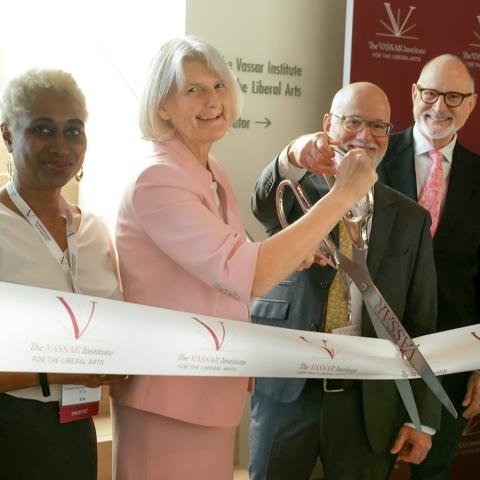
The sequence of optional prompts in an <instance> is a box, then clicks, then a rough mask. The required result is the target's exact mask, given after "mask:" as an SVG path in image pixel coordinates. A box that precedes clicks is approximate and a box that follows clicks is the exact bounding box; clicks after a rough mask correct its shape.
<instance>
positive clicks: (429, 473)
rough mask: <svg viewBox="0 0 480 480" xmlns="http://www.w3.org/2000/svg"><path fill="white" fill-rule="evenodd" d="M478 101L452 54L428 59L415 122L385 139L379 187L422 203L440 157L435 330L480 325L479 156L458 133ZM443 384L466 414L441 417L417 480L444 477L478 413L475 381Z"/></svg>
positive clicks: (415, 91) (415, 93)
mask: <svg viewBox="0 0 480 480" xmlns="http://www.w3.org/2000/svg"><path fill="white" fill-rule="evenodd" d="M476 98H477V95H476V94H475V93H474V80H473V77H472V75H471V74H470V72H469V71H468V68H467V67H466V65H465V64H464V63H463V62H462V60H460V59H459V58H458V57H455V56H452V55H441V56H439V57H436V58H434V59H433V60H431V61H430V62H429V63H427V64H426V65H425V67H424V68H423V70H422V72H421V74H420V77H419V79H418V81H417V83H415V84H413V85H412V99H413V115H414V119H415V124H414V126H413V127H411V128H409V129H408V130H405V131H404V132H401V133H398V134H395V135H392V136H391V137H390V143H389V147H388V150H387V153H386V155H385V158H384V160H383V162H382V164H381V165H380V167H379V168H378V172H379V177H380V180H381V181H382V182H383V183H385V184H386V185H389V186H390V187H393V188H394V189H396V190H398V191H400V192H402V193H404V194H405V195H407V196H409V197H410V198H412V199H413V200H419V201H420V203H422V198H423V195H422V192H423V191H424V188H425V187H424V186H425V184H426V183H427V181H428V178H429V176H430V172H431V171H433V168H432V167H433V161H432V160H431V159H430V158H429V152H430V151H431V150H436V151H440V153H441V154H442V162H441V167H442V168H441V174H442V175H441V180H442V182H441V191H440V202H441V204H440V211H439V212H437V215H438V216H439V219H438V228H437V229H436V232H435V234H434V239H433V248H434V256H435V264H436V268H437V276H438V320H437V329H438V330H439V331H442V330H449V329H452V328H457V327H463V326H466V325H471V324H475V323H480V156H479V155H476V154H474V153H472V152H470V151H469V150H467V149H466V148H464V147H463V146H462V145H461V144H460V143H459V142H458V140H457V134H456V132H457V131H458V130H459V129H460V128H461V127H462V126H463V125H464V124H465V122H466V121H467V119H468V116H469V115H470V112H471V111H472V110H473V108H474V106H475V102H476ZM432 216H433V217H435V212H433V213H432ZM443 385H444V388H445V390H446V391H447V393H448V394H449V396H450V398H451V400H452V401H453V403H454V405H455V408H456V409H457V411H458V412H459V413H463V416H462V415H460V416H459V419H458V420H457V421H455V420H454V419H453V417H451V416H450V415H449V414H448V413H446V412H445V411H444V412H443V413H442V421H441V426H440V429H439V431H438V432H437V434H436V435H435V436H434V437H433V447H432V450H431V452H430V453H429V454H428V456H427V458H426V460H425V461H424V462H423V463H422V464H421V465H419V466H414V467H412V474H413V477H412V478H414V479H418V480H434V479H435V480H440V479H444V478H447V476H448V470H449V468H450V465H451V463H452V461H453V457H454V454H455V451H456V448H457V445H458V442H459V441H460V438H461V435H462V430H463V428H464V426H465V423H466V419H468V418H472V417H473V416H475V415H477V414H478V413H479V412H480V375H478V374H477V373H472V374H469V373H460V374H455V375H447V376H446V377H444V379H443ZM462 410H463V412H462ZM472 478H474V477H472ZM475 478H477V477H475Z"/></svg>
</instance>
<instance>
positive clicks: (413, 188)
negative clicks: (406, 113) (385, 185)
mask: <svg viewBox="0 0 480 480" xmlns="http://www.w3.org/2000/svg"><path fill="white" fill-rule="evenodd" d="M412 131H413V130H412V128H409V129H408V130H406V131H405V132H403V133H400V134H397V136H396V143H395V145H394V146H393V147H392V149H391V150H389V153H388V155H387V157H388V158H385V160H384V162H385V164H384V168H385V171H386V172H387V175H388V178H389V180H390V186H391V187H392V188H393V189H394V190H397V191H399V192H402V193H403V194H404V195H407V197H410V198H411V199H412V200H415V201H417V180H416V176H415V151H414V148H413V133H412Z"/></svg>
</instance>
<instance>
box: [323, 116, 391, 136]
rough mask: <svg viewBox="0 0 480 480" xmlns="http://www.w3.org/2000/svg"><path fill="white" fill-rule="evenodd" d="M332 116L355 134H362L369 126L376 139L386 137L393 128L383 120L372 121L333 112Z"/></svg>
mask: <svg viewBox="0 0 480 480" xmlns="http://www.w3.org/2000/svg"><path fill="white" fill-rule="evenodd" d="M330 115H332V116H334V117H337V118H338V119H339V120H340V121H341V122H342V125H343V128H344V129H345V130H348V131H349V132H353V133H358V132H361V131H362V130H363V129H364V128H365V126H367V127H368V128H369V129H370V133H371V134H372V135H373V136H374V137H386V136H387V135H388V134H389V133H390V132H391V130H392V128H393V125H392V124H391V123H387V122H382V121H381V120H371V121H370V120H365V119H364V118H362V117H357V116H356V115H338V114H337V113H332V112H330Z"/></svg>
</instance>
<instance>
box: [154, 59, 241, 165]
mask: <svg viewBox="0 0 480 480" xmlns="http://www.w3.org/2000/svg"><path fill="white" fill-rule="evenodd" d="M183 72H184V78H185V81H184V85H183V86H182V87H181V88H180V89H179V90H178V91H175V92H173V93H172V94H170V95H169V97H168V98H167V100H166V102H165V103H164V104H163V105H162V106H161V107H160V110H159V115H160V117H161V118H162V119H163V120H167V121H169V122H170V123H171V124H172V126H173V127H174V128H175V130H176V133H177V135H178V136H179V137H180V139H181V140H182V141H183V143H185V144H186V145H187V147H189V149H190V150H191V151H192V152H193V153H194V154H195V155H196V156H197V158H198V159H199V160H201V161H203V160H205V161H206V156H208V152H209V150H210V148H211V146H212V143H213V142H215V141H217V140H220V139H221V138H222V137H223V136H224V135H225V134H226V133H227V131H228V129H229V127H230V123H231V121H232V107H233V96H232V92H231V89H230V87H229V86H228V85H227V84H226V83H225V82H224V81H223V80H222V79H221V78H219V77H218V75H216V74H215V73H212V72H211V71H210V70H209V69H208V68H207V65H206V64H205V63H204V62H202V61H200V60H186V61H185V62H184V64H183Z"/></svg>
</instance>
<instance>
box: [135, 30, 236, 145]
mask: <svg viewBox="0 0 480 480" xmlns="http://www.w3.org/2000/svg"><path fill="white" fill-rule="evenodd" d="M192 59H193V60H200V61H202V62H204V63H205V64H206V65H207V67H208V69H209V70H210V71H211V72H213V73H214V74H215V75H218V76H219V77H220V78H221V80H222V81H223V82H225V84H226V85H227V86H229V87H230V91H231V92H232V98H233V120H235V119H236V118H237V117H238V116H239V115H240V113H241V110H242V106H243V97H242V92H241V90H240V86H239V85H238V82H237V79H236V78H235V76H234V75H233V72H232V71H231V70H230V68H229V66H228V65H227V62H226V61H225V59H224V58H223V56H222V55H221V53H220V52H219V51H218V50H217V49H215V48H214V47H213V46H212V45H210V44H209V43H207V42H205V41H204V40H201V39H200V38H197V37H194V36H190V35H189V36H186V37H183V38H174V39H172V40H169V41H168V42H166V43H165V44H163V45H162V46H161V47H160V49H159V50H158V52H157V53H156V54H155V56H154V57H153V59H152V62H151V65H150V71H149V74H148V77H147V82H146V85H145V88H144V90H143V94H142V97H141V99H140V118H139V120H140V130H141V132H142V135H143V137H144V138H145V139H146V140H152V141H160V142H161V141H164V140H167V139H168V138H170V137H171V136H173V134H174V131H175V129H174V127H173V126H172V125H171V123H170V122H168V121H166V120H163V119H162V118H160V115H159V109H160V108H161V106H162V105H163V104H164V103H165V101H166V100H167V98H168V96H169V95H170V94H172V93H174V92H176V91H178V90H179V89H181V88H182V87H183V86H184V81H185V75H184V71H183V64H184V62H185V60H192Z"/></svg>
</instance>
